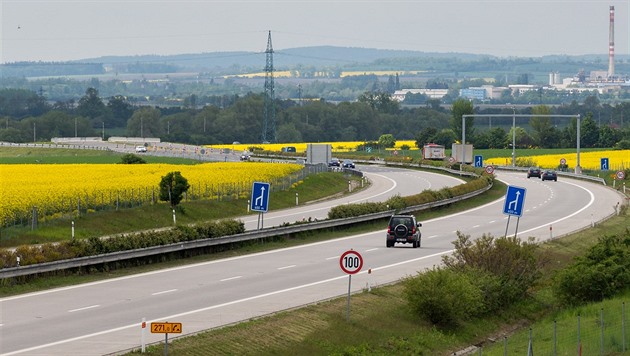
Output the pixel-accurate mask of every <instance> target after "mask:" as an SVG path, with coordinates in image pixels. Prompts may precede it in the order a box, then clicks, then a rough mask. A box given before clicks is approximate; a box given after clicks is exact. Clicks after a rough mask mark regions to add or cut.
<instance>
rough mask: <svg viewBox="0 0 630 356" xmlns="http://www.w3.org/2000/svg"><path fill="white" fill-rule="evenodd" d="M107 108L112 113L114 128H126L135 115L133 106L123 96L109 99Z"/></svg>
mask: <svg viewBox="0 0 630 356" xmlns="http://www.w3.org/2000/svg"><path fill="white" fill-rule="evenodd" d="M107 108H108V109H109V110H110V112H111V113H112V121H111V124H112V126H114V127H124V126H125V125H126V124H127V120H129V118H130V117H131V115H133V106H132V105H131V104H130V103H129V101H127V98H125V97H124V96H122V95H116V96H112V97H111V98H109V100H108V101H107Z"/></svg>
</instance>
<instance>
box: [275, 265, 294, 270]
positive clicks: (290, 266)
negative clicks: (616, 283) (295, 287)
mask: <svg viewBox="0 0 630 356" xmlns="http://www.w3.org/2000/svg"><path fill="white" fill-rule="evenodd" d="M293 267H295V265H289V266H284V267H278V270H282V269H287V268H293Z"/></svg>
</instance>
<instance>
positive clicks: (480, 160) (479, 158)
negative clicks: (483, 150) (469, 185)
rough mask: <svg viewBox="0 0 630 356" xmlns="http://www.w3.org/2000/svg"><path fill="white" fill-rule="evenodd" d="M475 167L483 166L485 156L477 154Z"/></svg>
mask: <svg viewBox="0 0 630 356" xmlns="http://www.w3.org/2000/svg"><path fill="white" fill-rule="evenodd" d="M475 167H483V156H475Z"/></svg>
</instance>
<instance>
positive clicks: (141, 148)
mask: <svg viewBox="0 0 630 356" xmlns="http://www.w3.org/2000/svg"><path fill="white" fill-rule="evenodd" d="M146 151H147V148H146V147H144V146H136V152H137V153H141V152H146Z"/></svg>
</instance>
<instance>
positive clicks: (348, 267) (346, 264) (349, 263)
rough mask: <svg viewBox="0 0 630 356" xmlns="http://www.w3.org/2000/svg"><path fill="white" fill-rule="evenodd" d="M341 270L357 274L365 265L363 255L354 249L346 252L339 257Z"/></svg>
mask: <svg viewBox="0 0 630 356" xmlns="http://www.w3.org/2000/svg"><path fill="white" fill-rule="evenodd" d="M339 265H340V266H341V270H342V271H344V272H345V273H347V274H355V273H358V272H359V271H360V270H361V267H363V257H361V254H360V253H358V252H357V251H354V250H349V251H346V252H344V253H343V254H342V255H341V258H340V259H339Z"/></svg>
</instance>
